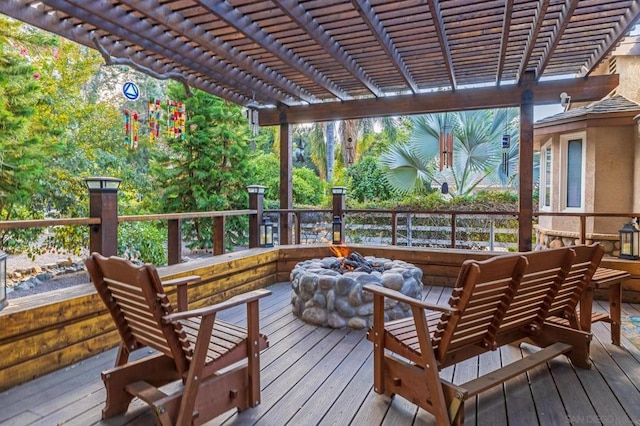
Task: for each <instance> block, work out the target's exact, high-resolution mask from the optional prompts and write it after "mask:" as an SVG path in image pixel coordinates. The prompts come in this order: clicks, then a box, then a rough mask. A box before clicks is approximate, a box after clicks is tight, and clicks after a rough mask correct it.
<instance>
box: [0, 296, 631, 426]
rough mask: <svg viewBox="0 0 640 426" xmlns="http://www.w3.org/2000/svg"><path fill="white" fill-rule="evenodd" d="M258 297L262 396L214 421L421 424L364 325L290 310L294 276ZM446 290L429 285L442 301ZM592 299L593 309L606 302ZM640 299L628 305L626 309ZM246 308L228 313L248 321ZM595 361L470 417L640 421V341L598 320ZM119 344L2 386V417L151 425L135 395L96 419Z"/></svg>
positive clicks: (518, 384) (492, 359) (483, 400)
mask: <svg viewBox="0 0 640 426" xmlns="http://www.w3.org/2000/svg"><path fill="white" fill-rule="evenodd" d="M270 288H271V290H272V291H273V295H272V296H270V297H268V298H266V299H263V300H262V301H261V303H260V310H261V319H260V321H261V323H260V326H261V330H262V331H263V332H265V333H267V334H268V336H269V341H270V344H271V347H270V348H269V349H267V350H266V351H265V352H263V354H262V358H261V363H262V377H261V378H262V404H261V405H260V406H258V407H257V408H254V409H250V410H247V411H245V412H243V413H240V414H238V413H235V412H230V413H228V414H227V415H223V416H220V417H218V418H217V419H215V420H214V421H211V422H209V423H207V424H208V425H219V424H222V425H250V424H259V425H285V424H288V425H316V424H321V425H347V424H352V425H367V426H368V425H425V424H434V421H433V418H432V417H431V415H429V414H427V413H426V412H424V411H423V410H418V409H416V406H415V405H413V404H411V403H409V402H408V401H406V400H404V399H402V398H401V397H397V398H394V399H392V400H389V399H388V398H386V397H383V396H380V395H378V394H376V393H375V392H373V390H372V361H371V349H372V348H371V346H372V345H371V343H370V342H369V341H368V340H366V338H365V332H364V331H358V330H332V329H324V328H318V327H315V326H311V325H308V324H305V323H303V322H301V321H300V320H298V319H296V318H295V317H293V315H292V314H291V308H290V286H289V283H279V284H275V285H273V286H271V287H270ZM449 292H450V289H443V288H439V287H432V288H430V290H429V291H428V292H427V294H426V295H425V298H426V299H427V300H429V301H432V302H437V301H439V300H441V299H443V298H445V300H446V298H447V297H448V294H449ZM606 308H607V304H606V303H605V302H596V304H595V306H594V310H596V311H598V310H602V309H606ZM625 314H626V315H640V306H639V305H631V304H623V315H625ZM242 318H243V311H241V310H231V311H228V312H227V313H225V315H224V319H225V320H229V321H236V322H242ZM593 333H594V339H593V342H592V345H591V358H592V361H593V368H592V369H591V370H582V369H579V368H576V369H574V368H573V367H572V365H571V364H570V363H569V362H568V360H567V359H566V358H564V357H560V358H557V359H555V360H552V361H551V362H549V363H548V364H545V365H543V366H541V367H538V368H536V369H535V370H532V371H531V372H530V373H528V374H526V375H525V374H523V375H521V376H519V377H516V378H514V379H512V380H510V381H508V382H507V383H505V384H504V385H503V386H498V387H496V388H493V389H491V390H489V391H487V392H485V393H482V394H481V395H480V396H479V397H478V398H477V400H476V404H473V403H468V404H467V406H466V407H467V411H466V413H465V417H466V422H465V424H467V425H473V424H477V425H507V424H510V425H536V424H542V425H561V424H616V425H618V424H620V425H624V424H628V425H631V424H640V403H639V402H640V350H639V349H638V348H636V347H635V346H633V344H631V342H629V341H628V340H627V339H626V337H625V336H624V332H623V337H622V347H617V346H613V345H612V344H611V343H610V342H611V335H610V331H609V324H606V323H602V322H600V323H596V324H594V326H593ZM529 350H531V348H530V347H526V346H524V347H523V348H514V347H506V348H502V349H500V350H499V351H496V352H493V353H489V354H486V355H483V356H480V357H477V358H474V359H471V360H469V361H466V362H463V363H461V364H459V365H457V366H455V367H451V368H448V369H446V370H444V371H443V372H442V375H443V376H446V377H448V378H449V379H450V380H451V379H453V381H454V382H457V383H461V382H465V381H467V380H469V379H472V378H474V377H476V375H477V374H478V373H485V372H487V371H491V370H492V369H495V368H497V367H498V366H499V365H501V364H506V363H509V362H512V361H513V360H515V359H518V358H520V357H521V356H522V355H521V354H522V353H523V352H524V351H529ZM114 359H115V351H114V350H111V351H108V352H105V353H103V354H101V355H99V356H95V357H92V358H90V359H88V360H85V361H83V362H81V363H78V364H76V365H74V366H73V367H70V368H66V369H64V370H60V371H57V372H55V373H52V374H49V375H47V376H44V377H42V378H39V379H36V380H33V381H31V382H29V383H26V384H23V385H20V386H17V387H14V388H12V389H9V390H8V391H5V392H3V393H1V394H0V424H2V425H17V426H23V425H56V424H65V425H82V426H85V425H92V424H98V425H109V426H112V425H145V424H154V419H153V417H152V415H151V414H150V413H149V411H148V408H147V407H146V406H144V405H142V404H140V403H139V402H138V401H135V402H134V403H133V404H132V406H131V408H130V410H129V412H128V413H127V414H126V415H124V416H118V417H116V418H113V419H110V420H109V421H101V420H100V410H101V409H102V406H103V403H104V397H105V395H104V391H103V387H102V381H101V380H100V374H99V373H100V371H101V370H103V369H105V368H108V367H110V366H112V365H113V362H114Z"/></svg>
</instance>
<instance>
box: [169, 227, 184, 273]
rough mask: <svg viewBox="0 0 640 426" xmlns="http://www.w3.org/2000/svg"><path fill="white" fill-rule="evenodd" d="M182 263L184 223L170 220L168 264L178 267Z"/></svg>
mask: <svg viewBox="0 0 640 426" xmlns="http://www.w3.org/2000/svg"><path fill="white" fill-rule="evenodd" d="M181 261H182V221H181V220H180V219H169V220H168V223H167V262H168V263H169V265H177V264H178V263H180V262H181Z"/></svg>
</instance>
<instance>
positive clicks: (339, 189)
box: [331, 186, 347, 195]
mask: <svg viewBox="0 0 640 426" xmlns="http://www.w3.org/2000/svg"><path fill="white" fill-rule="evenodd" d="M331 193H332V194H333V195H340V194H346V193H347V188H346V187H344V186H334V187H333V188H331Z"/></svg>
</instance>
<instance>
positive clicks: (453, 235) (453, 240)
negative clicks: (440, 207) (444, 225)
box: [451, 213, 456, 248]
mask: <svg viewBox="0 0 640 426" xmlns="http://www.w3.org/2000/svg"><path fill="white" fill-rule="evenodd" d="M451 248H456V214H455V213H451Z"/></svg>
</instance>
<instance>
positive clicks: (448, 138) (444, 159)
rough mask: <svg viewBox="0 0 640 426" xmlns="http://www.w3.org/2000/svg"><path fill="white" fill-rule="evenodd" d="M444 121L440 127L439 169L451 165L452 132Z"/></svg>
mask: <svg viewBox="0 0 640 426" xmlns="http://www.w3.org/2000/svg"><path fill="white" fill-rule="evenodd" d="M451 130H452V128H451V126H449V125H448V124H447V123H446V117H445V124H444V125H443V126H442V128H441V129H440V171H442V169H443V168H449V167H451V166H452V165H453V133H452V131H451Z"/></svg>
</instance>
